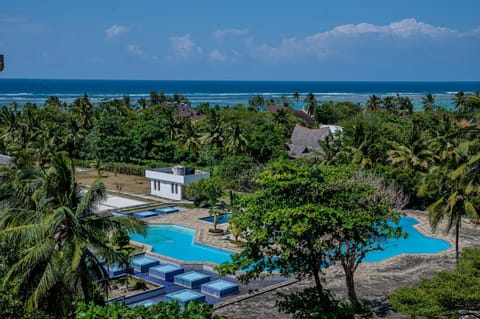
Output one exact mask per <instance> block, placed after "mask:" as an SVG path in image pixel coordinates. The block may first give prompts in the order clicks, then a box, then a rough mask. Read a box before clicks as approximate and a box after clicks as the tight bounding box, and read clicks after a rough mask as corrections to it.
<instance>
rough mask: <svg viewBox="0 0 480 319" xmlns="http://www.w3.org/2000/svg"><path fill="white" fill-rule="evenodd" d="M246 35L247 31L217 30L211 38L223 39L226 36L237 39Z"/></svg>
mask: <svg viewBox="0 0 480 319" xmlns="http://www.w3.org/2000/svg"><path fill="white" fill-rule="evenodd" d="M247 33H248V30H247V29H219V30H216V31H215V32H213V33H212V36H213V37H214V38H216V39H223V38H224V37H226V36H235V37H239V36H242V35H246V34H247Z"/></svg>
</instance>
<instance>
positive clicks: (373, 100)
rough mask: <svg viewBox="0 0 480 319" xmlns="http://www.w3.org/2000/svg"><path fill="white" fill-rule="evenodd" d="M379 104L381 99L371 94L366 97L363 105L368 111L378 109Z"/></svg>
mask: <svg viewBox="0 0 480 319" xmlns="http://www.w3.org/2000/svg"><path fill="white" fill-rule="evenodd" d="M381 104H382V99H381V98H380V97H378V96H376V95H375V94H373V95H370V96H369V97H368V100H367V103H366V104H365V106H366V107H367V110H369V111H377V110H378V109H380V105H381Z"/></svg>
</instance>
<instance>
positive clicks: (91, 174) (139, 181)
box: [76, 170, 150, 194]
mask: <svg viewBox="0 0 480 319" xmlns="http://www.w3.org/2000/svg"><path fill="white" fill-rule="evenodd" d="M76 178H77V182H78V183H81V184H88V185H91V184H92V183H93V182H94V181H95V179H96V178H97V171H96V170H88V171H86V172H77V174H76ZM102 182H103V184H105V187H106V188H107V190H111V191H117V190H118V189H119V188H118V187H121V189H122V191H125V192H130V193H134V194H148V193H150V181H149V180H148V179H147V178H145V177H142V176H134V175H125V174H118V173H117V174H114V173H112V172H102Z"/></svg>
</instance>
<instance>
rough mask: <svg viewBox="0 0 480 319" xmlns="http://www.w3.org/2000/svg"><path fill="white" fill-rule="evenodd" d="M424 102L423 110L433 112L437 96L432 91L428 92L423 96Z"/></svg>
mask: <svg viewBox="0 0 480 319" xmlns="http://www.w3.org/2000/svg"><path fill="white" fill-rule="evenodd" d="M422 104H423V111H424V112H431V111H433V110H434V108H435V97H434V96H433V94H432V93H428V94H427V95H425V96H424V97H422Z"/></svg>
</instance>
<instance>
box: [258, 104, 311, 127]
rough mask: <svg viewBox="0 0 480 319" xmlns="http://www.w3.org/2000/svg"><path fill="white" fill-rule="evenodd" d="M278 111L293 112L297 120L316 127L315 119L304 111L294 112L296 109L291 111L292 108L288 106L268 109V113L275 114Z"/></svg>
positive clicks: (274, 106) (273, 106)
mask: <svg viewBox="0 0 480 319" xmlns="http://www.w3.org/2000/svg"><path fill="white" fill-rule="evenodd" d="M278 110H284V111H289V112H292V113H293V115H295V117H296V118H298V119H299V120H301V121H303V122H304V123H305V124H307V125H308V126H313V125H315V121H314V120H313V118H312V117H311V116H310V115H308V114H307V113H306V112H305V111H304V110H294V109H291V108H289V107H286V106H278V105H271V106H269V107H268V108H267V110H266V111H267V112H272V113H275V112H277V111H278Z"/></svg>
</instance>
